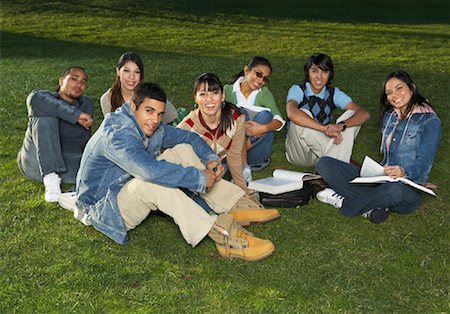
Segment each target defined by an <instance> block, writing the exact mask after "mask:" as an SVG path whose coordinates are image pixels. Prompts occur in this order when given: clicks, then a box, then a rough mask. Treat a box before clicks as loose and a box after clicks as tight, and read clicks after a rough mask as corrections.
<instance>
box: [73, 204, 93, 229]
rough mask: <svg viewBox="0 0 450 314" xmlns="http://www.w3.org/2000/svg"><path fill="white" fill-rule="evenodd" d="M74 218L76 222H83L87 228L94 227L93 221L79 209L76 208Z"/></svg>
mask: <svg viewBox="0 0 450 314" xmlns="http://www.w3.org/2000/svg"><path fill="white" fill-rule="evenodd" d="M73 217H74V218H75V219H76V220H79V221H81V223H82V224H83V225H85V226H90V225H92V223H91V220H90V219H89V217H88V215H86V214H85V212H84V211H83V210H81V209H79V208H78V207H77V208H75V210H74V211H73Z"/></svg>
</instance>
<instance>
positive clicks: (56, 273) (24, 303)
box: [0, 0, 450, 313]
mask: <svg viewBox="0 0 450 314" xmlns="http://www.w3.org/2000/svg"><path fill="white" fill-rule="evenodd" d="M0 12H1V13H0V14H1V16H0V18H1V59H0V82H1V83H0V147H1V149H0V156H1V162H0V171H1V172H0V173H1V176H0V202H1V203H0V204H1V208H0V241H1V245H0V257H1V259H0V286H1V289H0V311H1V312H2V313H10V312H27V313H29V312H41V313H42V312H108V313H109V312H210V313H211V312H212V313H216V312H265V313H270V312H287V313H292V312H332V313H334V312H401V313H409V312H420V313H422V312H432V313H437V312H449V311H450V309H449V298H448V287H449V268H448V257H449V250H448V243H449V231H448V230H449V229H448V224H449V215H448V207H449V206H448V204H449V203H450V199H449V196H448V191H449V190H450V182H449V178H450V170H449V169H450V167H449V166H448V165H449V164H450V158H449V156H448V152H449V151H450V147H449V140H448V138H449V136H450V132H449V129H448V123H449V122H450V119H449V110H448V108H447V107H448V105H449V100H448V99H449V98H450V93H449V92H450V90H449V86H450V27H449V16H448V12H449V4H448V1H445V0H442V1H438V0H431V1H427V2H426V3H423V2H422V1H418V0H412V1H405V0H402V1H386V0H380V1H375V0H371V1H349V0H347V1H327V2H325V1H323V2H318V1H311V0H307V1H301V2H300V3H299V1H293V0H278V1H268V0H261V1H255V0H249V1H236V0H234V1H217V3H204V2H203V1H173V0H167V1H132V2H129V3H128V2H127V4H123V3H122V2H121V1H114V0H113V1H105V0H93V1H86V0H83V1H66V2H64V1H53V2H41V3H40V2H38V1H35V2H32V1H2V3H1V7H0ZM128 50H134V51H136V52H138V53H139V54H140V56H141V57H142V58H143V60H144V63H145V65H146V79H147V80H150V81H155V82H158V83H160V84H161V85H162V86H163V87H164V88H165V89H166V91H167V93H168V95H169V97H170V99H171V100H172V101H173V102H174V103H175V104H176V105H177V106H188V107H189V106H191V104H192V87H193V83H194V79H195V78H196V77H197V76H198V75H199V74H200V73H202V72H205V71H211V72H215V73H217V74H218V75H219V76H220V77H221V78H222V80H223V81H224V82H228V81H229V78H230V77H231V76H232V75H233V74H234V73H236V72H238V71H239V70H240V69H241V67H242V66H243V65H244V64H245V63H246V62H247V61H248V60H249V59H250V58H251V57H252V56H253V55H263V56H266V57H267V58H269V59H270V60H271V61H272V63H273V67H274V73H273V75H272V76H271V83H270V86H269V88H270V89H271V91H272V92H273V93H274V95H275V97H276V99H277V101H278V103H279V107H280V110H282V112H283V113H284V112H285V108H284V102H285V97H286V94H287V90H288V88H289V87H290V86H291V85H292V84H294V83H297V82H300V81H301V80H302V77H303V70H302V66H303V63H304V61H305V59H306V58H307V57H308V56H309V55H310V54H312V53H313V52H319V51H320V52H325V53H327V54H329V55H331V57H332V58H333V60H334V63H335V68H336V76H335V80H334V83H335V85H336V86H338V87H340V88H341V89H342V90H344V91H345V92H347V93H348V94H349V95H350V96H351V97H352V98H353V99H354V100H355V101H356V102H357V103H359V104H361V105H363V106H364V107H365V108H367V109H368V110H369V112H370V113H371V114H372V117H373V118H372V119H371V120H370V121H369V122H368V123H367V125H365V126H364V127H363V128H362V130H361V133H360V134H359V136H358V138H357V141H356V145H355V151H354V155H353V158H354V159H356V160H360V161H361V160H362V159H363V157H364V155H366V154H367V155H370V156H372V157H374V158H376V159H380V155H379V153H378V145H379V134H378V130H377V127H376V116H377V102H378V93H379V90H380V84H381V82H382V80H383V79H384V77H385V75H386V74H387V73H388V72H390V71H393V70H395V69H398V68H403V69H405V70H407V71H408V72H410V74H411V75H412V76H413V78H414V79H415V81H416V82H417V84H418V86H419V88H420V90H421V92H422V93H423V94H424V95H425V96H427V97H429V98H430V100H431V101H432V103H433V104H434V105H435V106H436V108H437V111H438V113H439V115H440V118H441V121H442V126H443V129H442V131H443V132H442V140H441V144H440V148H439V152H438V154H437V156H436V160H435V163H434V167H433V170H432V172H431V181H432V182H434V183H435V184H437V185H438V186H439V188H438V190H437V193H438V197H437V198H432V197H428V196H425V197H424V200H423V202H422V205H421V207H420V208H419V210H418V211H417V212H416V213H414V214H412V215H408V216H399V215H391V217H390V218H389V219H388V221H387V222H386V223H384V224H383V225H380V226H378V225H373V224H371V223H369V222H368V221H366V220H364V219H363V218H354V219H347V218H344V217H342V216H340V215H339V213H338V212H337V211H335V210H333V209H332V208H331V207H330V206H325V205H323V204H320V203H318V202H317V201H311V202H310V204H308V205H306V206H304V207H302V208H300V209H280V211H281V213H282V218H281V219H279V220H277V221H275V222H272V223H270V224H267V225H258V226H252V227H250V228H249V229H250V231H252V232H254V233H255V234H256V235H258V236H261V237H265V238H269V239H271V240H272V241H273V242H274V243H275V245H276V247H277V251H276V253H275V254H274V255H273V256H272V257H270V258H268V259H266V260H264V261H261V262H257V263H248V262H243V261H239V260H232V261H229V260H223V259H221V258H219V257H218V256H217V255H216V254H215V250H214V245H213V243H212V241H210V240H208V239H205V240H204V241H202V242H201V243H200V244H199V245H198V246H197V247H196V248H194V249H193V248H191V247H190V246H189V245H187V244H186V243H185V242H184V241H183V239H182V237H181V236H180V233H179V231H178V228H177V227H176V225H174V224H173V223H172V221H171V220H170V219H168V218H167V217H162V216H158V215H152V216H151V217H150V218H149V219H147V220H146V221H145V222H144V223H143V224H142V225H141V226H139V227H138V228H137V229H136V230H134V231H132V232H130V233H129V240H130V241H129V244H128V245H126V246H121V245H118V244H116V243H114V242H113V241H111V240H109V239H108V238H107V237H105V236H103V235H102V234H101V233H99V232H97V231H96V230H95V229H94V228H92V227H84V226H82V225H81V224H80V223H79V222H77V221H75V220H74V219H73V218H72V217H71V214H70V212H68V211H64V210H61V209H60V208H59V207H58V206H57V205H54V204H48V203H46V202H45V201H44V199H43V193H44V190H43V186H42V185H41V184H38V183H34V182H31V181H29V180H27V179H26V178H24V177H23V176H22V175H21V174H20V172H19V170H18V169H17V166H16V161H15V158H16V153H17V151H18V150H19V148H20V145H21V143H22V137H23V135H24V131H25V128H26V124H27V117H26V107H25V99H26V97H27V95H28V94H29V93H30V91H31V90H32V89H48V90H53V89H55V88H56V85H57V79H58V77H59V75H60V73H61V72H62V69H63V68H64V67H65V66H68V65H71V64H79V65H82V66H84V67H85V68H86V69H87V71H88V73H89V76H90V81H89V88H88V91H87V94H88V95H89V96H90V97H91V98H92V99H93V100H94V102H95V103H96V110H95V118H96V122H95V125H96V126H98V125H99V123H100V122H101V111H100V107H99V105H98V99H99V97H100V95H101V94H102V93H103V92H104V91H105V90H106V89H107V88H108V87H109V86H110V84H111V82H112V80H113V76H114V65H115V64H116V62H117V59H118V57H119V56H120V54H122V53H123V52H125V51H128ZM284 136H285V134H284V132H281V133H279V134H277V137H276V140H277V143H276V144H275V150H274V154H273V163H272V165H271V169H267V170H264V171H263V172H261V173H257V174H255V176H256V177H258V178H259V177H265V176H268V175H270V174H271V171H272V170H273V168H285V169H295V167H293V166H291V165H289V164H288V163H287V161H286V160H285V157H284V147H283V140H284ZM299 170H308V171H309V170H311V169H299Z"/></svg>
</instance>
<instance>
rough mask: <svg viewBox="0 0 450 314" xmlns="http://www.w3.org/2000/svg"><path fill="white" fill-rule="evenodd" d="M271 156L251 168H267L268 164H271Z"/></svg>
mask: <svg viewBox="0 0 450 314" xmlns="http://www.w3.org/2000/svg"><path fill="white" fill-rule="evenodd" d="M270 161H271V160H270V158H268V159H267V160H265V161H263V162H262V163H260V164H257V165H251V166H250V168H251V169H252V171H261V170H263V169H265V168H266V167H267V166H268V165H270Z"/></svg>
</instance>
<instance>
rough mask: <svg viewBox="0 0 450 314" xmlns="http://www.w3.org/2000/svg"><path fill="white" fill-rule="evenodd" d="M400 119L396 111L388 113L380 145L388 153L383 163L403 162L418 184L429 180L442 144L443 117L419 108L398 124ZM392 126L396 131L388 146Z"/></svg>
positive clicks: (410, 176) (385, 153)
mask: <svg viewBox="0 0 450 314" xmlns="http://www.w3.org/2000/svg"><path fill="white" fill-rule="evenodd" d="M397 119H398V115H397V113H396V112H395V111H392V110H391V111H388V112H386V113H385V114H384V117H383V128H382V133H383V137H382V142H381V147H380V149H381V151H382V153H383V154H384V159H383V162H382V164H383V165H390V166H395V165H397V166H401V167H402V168H403V169H404V170H405V174H406V177H407V178H408V179H410V180H412V181H414V182H416V183H418V184H424V183H427V182H428V174H429V172H430V170H431V167H432V165H433V160H434V156H435V154H436V150H437V148H438V145H439V140H440V135H441V121H440V120H439V118H438V116H437V115H436V113H434V112H429V113H420V112H416V113H413V114H412V115H411V116H410V117H409V118H405V119H402V120H399V121H398V124H397ZM396 124H397V126H396V127H395V125H396ZM394 128H395V130H394ZM392 130H394V133H393V135H392V138H391V141H390V145H389V149H388V148H387V146H386V138H387V137H388V136H389V134H390V133H391V132H392Z"/></svg>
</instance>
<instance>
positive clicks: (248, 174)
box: [242, 165, 253, 183]
mask: <svg viewBox="0 0 450 314" xmlns="http://www.w3.org/2000/svg"><path fill="white" fill-rule="evenodd" d="M242 174H243V176H244V180H245V182H247V183H248V182H250V181H253V177H252V169H251V168H250V166H249V165H242Z"/></svg>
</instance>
